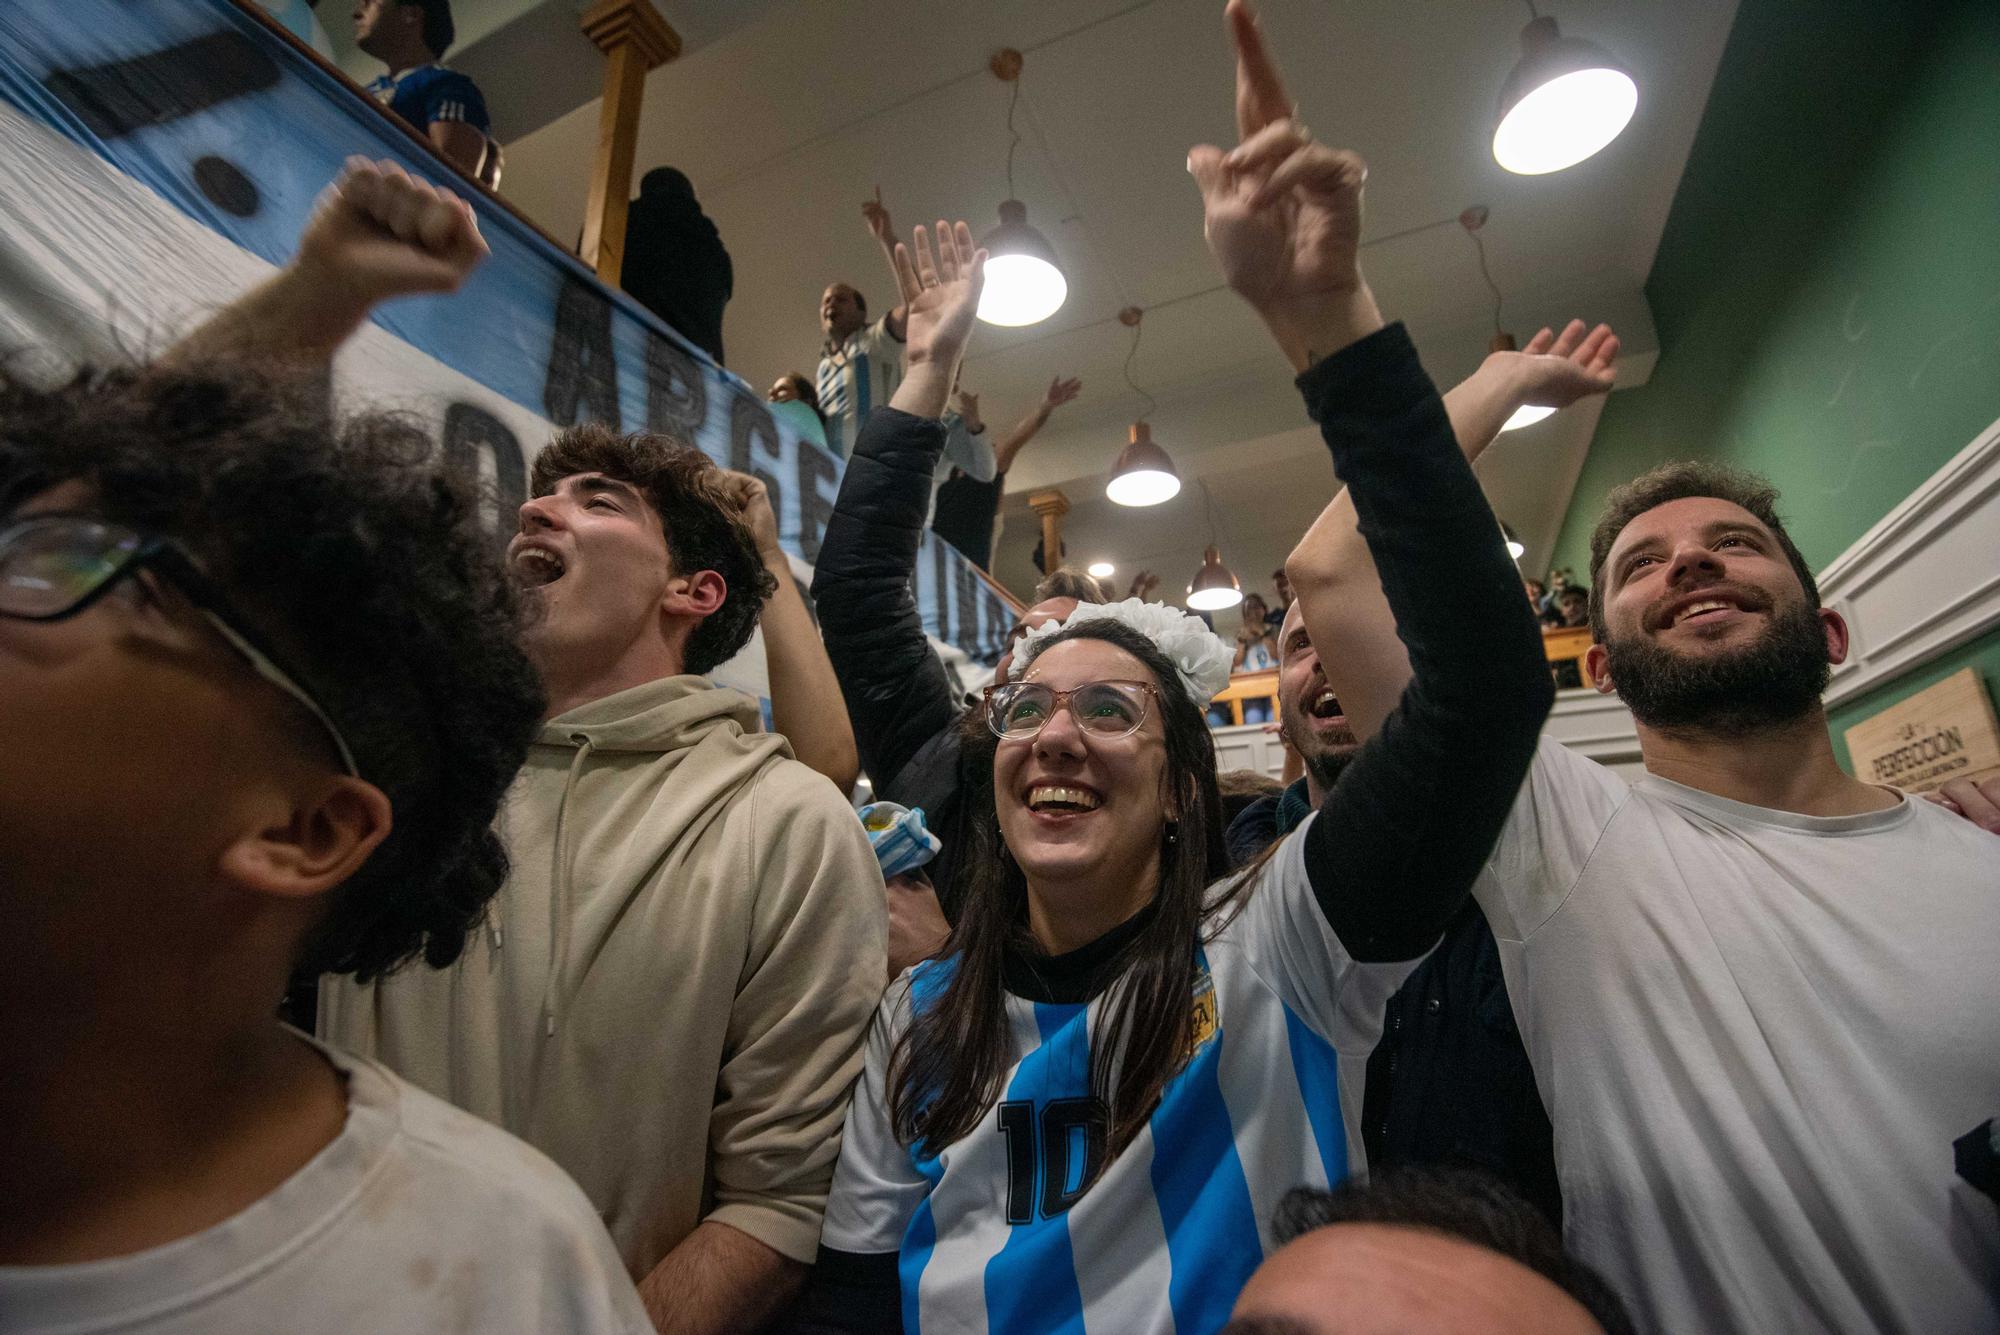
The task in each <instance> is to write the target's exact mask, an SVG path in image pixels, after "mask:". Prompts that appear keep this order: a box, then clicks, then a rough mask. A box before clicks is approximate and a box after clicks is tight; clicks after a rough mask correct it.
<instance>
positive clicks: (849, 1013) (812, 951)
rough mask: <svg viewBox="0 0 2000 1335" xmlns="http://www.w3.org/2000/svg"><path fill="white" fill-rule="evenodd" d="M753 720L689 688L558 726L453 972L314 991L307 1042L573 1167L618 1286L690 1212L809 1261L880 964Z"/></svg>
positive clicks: (836, 838)
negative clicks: (498, 880)
mask: <svg viewBox="0 0 2000 1335" xmlns="http://www.w3.org/2000/svg"><path fill="white" fill-rule="evenodd" d="M756 726H757V713H756V706H755V704H754V703H753V702H752V701H750V700H749V699H747V698H746V697H744V696H742V695H739V694H737V693H736V692H734V691H726V690H720V689H717V688H716V687H714V686H712V685H710V684H709V682H708V681H707V680H706V679H704V678H701V677H688V676H683V677H668V678H665V679H663V680H660V681H656V682H651V683H648V684H647V685H644V686H638V687H634V688H633V689H631V690H627V691H620V692H619V693H618V694H616V695H611V696H607V697H605V698H604V699H602V700H597V701H594V702H592V703H590V704H588V705H584V706H583V707H581V708H578V709H573V710H571V711H570V712H569V713H566V714H563V715H560V716H559V717H557V718H554V719H551V720H550V721H549V722H547V723H545V724H543V725H542V731H541V735H540V737H539V738H537V740H536V743H535V746H534V748H533V749H532V750H531V751H530V753H529V756H528V763H527V765H526V766H525V767H524V768H523V769H522V771H521V775H520V777H519V778H518V779H517V780H516V781H515V783H514V787H513V789H512V791H511V792H510V793H509V794H508V798H507V803H506V806H505V808H504V809H503V811H502V815H501V827H500V828H501V830H502V832H503V834H504V835H505V837H506V840H507V846H508V850H509V852H510V853H511V855H512V858H513V872H512V875H510V876H509V878H508V880H507V883H506V885H505V886H504V887H502V889H501V891H500V894H499V895H498V896H497V897H496V898H495V899H494V902H493V907H492V909H491V910H490V911H489V914H488V921H487V927H486V928H485V929H484V930H482V931H481V932H479V933H478V934H477V935H476V937H475V938H474V939H472V940H470V941H468V943H467V947H466V951H465V954H464V956H463V957H462V958H460V960H459V961H458V963H457V964H455V965H453V966H452V967H451V968H449V969H444V970H433V969H427V968H424V967H423V966H422V965H421V964H417V965H414V966H411V967H408V968H405V969H403V970H402V971H400V972H399V973H397V974H395V975H394V976H393V977H391V978H389V979H387V980H385V981H383V982H381V983H378V984H374V985H371V986H368V987H357V986H355V985H354V984H353V983H352V981H350V980H347V979H340V980H337V981H336V980H328V981H327V982H325V983H323V984H322V986H321V989H320V1013H319V1031H320V1034H321V1036H322V1037H324V1038H326V1039H327V1040H328V1041H330V1042H333V1043H337V1044H339V1045H340V1046H342V1047H345V1048H348V1049H350V1050H352V1051H355V1052H359V1053H362V1054H364V1055H366V1056H371V1057H374V1058H376V1059H378V1060H380V1061H382V1062H383V1063H385V1064H386V1065H388V1066H389V1067H390V1068H391V1069H393V1070H395V1071H396V1072H397V1073H398V1074H400V1075H402V1076H404V1077H405V1078H407V1079H409V1080H411V1081H413V1082H414V1083H416V1084H417V1085H419V1086H421V1087H423V1088H425V1089H428V1090H430V1091H431V1092H432V1093H434V1094H437V1095H439V1096H441V1097H443V1098H445V1099H448V1100H450V1101H451V1102H453V1103H455V1104H457V1105H458V1106H459V1107H461V1108H464V1109H466V1110H468V1111H470V1112H473V1113H476V1114H478V1115H479V1116H481V1117H484V1118H486V1119H488V1120H489V1121H493V1122H496V1123H498V1124H499V1125H500V1126H502V1127H505V1128H506V1129H507V1130H509V1131H511V1132H513V1133H514V1134H515V1135H517V1136H520V1137H521V1138H522V1139H524V1140H526V1141H527V1142H528V1143H530V1144H531V1145H534V1146H535V1147H536V1148H537V1149H540V1150H541V1151H542V1152H543V1153H545V1154H547V1155H548V1156H549V1157H550V1158H552V1159H554V1160H555V1161H556V1162H557V1163H558V1164H560V1165H561V1166H562V1167H563V1168H564V1169H565V1170H567V1171H568V1172H569V1174H570V1175H571V1176H572V1177H574V1178H575V1179H576V1180H577V1182H578V1184H579V1185H581V1186H582V1187H583V1190H584V1194H585V1195H587V1196H589V1197H590V1200H591V1202H592V1204H594V1205H595V1206H596V1207H597V1210H598V1213H599V1214H601V1215H603V1216H604V1222H605V1224H606V1226H607V1227H608V1228H609V1229H610V1231H611V1236H612V1237H613V1239H614V1240H616V1242H617V1243H618V1248H619V1251H620V1252H621V1253H622V1254H623V1256H624V1258H625V1263H626V1265H627V1266H628V1267H630V1269H631V1271H632V1275H633V1278H634V1279H640V1278H643V1277H644V1276H645V1275H646V1274H647V1273H648V1272H650V1271H651V1270H652V1268H653V1267H654V1266H655V1265H656V1264H657V1263H658V1262H659V1260H660V1258H661V1257H663V1256H665V1255H666V1254H667V1252H669V1251H670V1250H672V1249H673V1247H674V1246H675V1245H676V1244H677V1243H679V1242H680V1240H681V1239H682V1238H684V1237H686V1236H687V1235H688V1233H689V1232H690V1231H691V1230H693V1228H694V1226H695V1225H696V1224H697V1223H699V1222H701V1220H702V1219H704V1218H713V1219H716V1220H719V1221H721V1222H723V1223H726V1224H729V1225H731V1226H732V1227H734V1228H737V1229H740V1230H742V1231H743V1232H745V1233H748V1234H749V1235H750V1236H751V1237H753V1238H756V1239H758V1240H759V1241H761V1242H763V1243H765V1244H766V1245H767V1246H769V1247H772V1248H773V1249H775V1250H777V1251H779V1252H781V1253H783V1254H784V1255H786V1256H789V1257H791V1258H792V1259H794V1260H798V1261H808V1262H809V1261H811V1260H812V1259H813V1255H814V1250H815V1248H816V1246H817V1244H818V1241H819V1228H820V1214H821V1211H822V1210H823V1209H824V1207H825V1205H826V1193H827V1187H828V1184H829V1182H830V1180H831V1178H832V1174H833V1161H834V1158H835V1155H836V1154H837V1152H838V1150H839V1146H840V1128H841V1122H842V1118H843V1116H844V1115H845V1112H846V1109H847V1100H848V1089H849V1086H850V1085H851V1084H852V1083H853V1080H854V1077H855V1075H856V1073H857V1072H858V1070H859V1069H860V1063H861V1041H862V1037H863V1034H864V1032H865V1030H866V1028H867V1025H868V1022H869V1019H870V1016H871V1015H872V1014H873V1011H874V1007H875V1003H876V1002H877V1001H878V1000H879V999H880V997H881V993H882V980H883V978H884V977H885V976H886V973H887V964H886V962H885V953H884V952H885V949H886V938H887V926H886V922H885V919H884V902H885V901H884V894H883V889H882V876H881V873H880V872H879V871H878V870H877V868H876V863H875V858H874V854H873V852H872V851H871V849H870V847H869V844H868V838H867V835H866V834H865V833H864V832H863V830H862V828H861V824H860V822H859V821H858V820H856V819H855V817H854V813H853V811H852V810H850V809H849V807H848V805H847V803H846V802H845V801H844V800H843V799H842V797H841V795H840V793H839V792H838V791H837V790H836V789H835V788H834V786H833V785H832V784H831V783H829V782H827V780H826V779H825V778H823V777H821V776H820V775H819V774H816V773H814V772H813V771H812V770H810V769H807V768H806V767H805V766H804V765H801V764H800V763H798V762H797V761H796V760H793V759H792V758H791V749H790V747H789V745H788V744H787V743H786V742H785V741H784V739H783V738H781V737H776V736H772V735H769V734H762V733H756V732H754V731H753V729H755V727H756Z"/></svg>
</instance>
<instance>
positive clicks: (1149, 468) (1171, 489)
mask: <svg viewBox="0 0 2000 1335" xmlns="http://www.w3.org/2000/svg"><path fill="white" fill-rule="evenodd" d="M1144 315H1145V312H1143V311H1141V310H1140V309H1139V308H1138V307H1137V306H1127V307H1126V308H1125V309H1124V310H1122V311H1120V312H1118V322H1119V323H1120V324H1122V325H1124V326H1125V327H1126V328H1127V329H1130V330H1131V331H1132V346H1131V348H1130V349H1128V350H1127V351H1126V353H1125V383H1126V384H1127V385H1128V386H1130V387H1131V390H1132V392H1133V393H1134V394H1137V395H1138V396H1139V397H1140V398H1142V399H1144V400H1145V401H1146V411H1145V412H1144V413H1143V414H1141V415H1140V417H1139V420H1138V421H1136V422H1134V423H1132V438H1131V440H1130V441H1129V442H1128V443H1127V444H1126V446H1125V448H1124V449H1122V450H1120V451H1119V452H1118V462H1117V463H1115V464H1113V465H1112V466H1111V476H1110V477H1109V478H1107V479H1106V480H1105V483H1104V494H1105V495H1106V496H1109V497H1110V498H1111V499H1112V500H1113V501H1114V502H1116V503H1117V504H1119V505H1158V504H1160V503H1161V502H1163V501H1170V500H1172V499H1173V498H1174V497H1175V496H1177V495H1179V494H1180V489H1181V475H1180V472H1179V470H1178V469H1176V468H1175V467H1174V461H1173V459H1172V457H1171V456H1169V455H1168V454H1167V452H1166V451H1165V450H1164V449H1162V448H1160V446H1158V445H1156V444H1154V443H1153V432H1152V428H1151V427H1149V426H1148V425H1147V424H1146V419H1147V418H1148V417H1151V416H1152V415H1153V412H1154V410H1155V409H1157V408H1158V407H1159V406H1160V405H1159V403H1158V401H1157V400H1155V399H1154V398H1153V396H1152V395H1151V394H1148V393H1147V392H1146V391H1145V390H1144V389H1142V388H1140V386H1139V382H1138V381H1136V380H1134V379H1133V378H1132V359H1133V358H1134V357H1136V356H1138V355H1139V335H1140V324H1139V321H1140V320H1141V319H1142V318H1143V317H1144Z"/></svg>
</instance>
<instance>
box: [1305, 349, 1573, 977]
mask: <svg viewBox="0 0 2000 1335" xmlns="http://www.w3.org/2000/svg"><path fill="white" fill-rule="evenodd" d="M1298 385H1299V389H1300V391H1301V392H1302V393H1303V394H1304V395H1305V398H1306V407H1307V410H1308V411H1309V412H1310V413H1311V414H1312V417H1313V420H1314V421H1316V422H1318V423H1319V426H1320V432H1321V434H1322V435H1323V436H1324V437H1325V439H1326V443H1327V447H1328V448H1329V449H1330V450H1331V451H1332V452H1333V462H1334V468H1335V470H1336V471H1337V472H1338V473H1339V474H1340V476H1341V477H1342V478H1343V479H1344V480H1345V481H1346V483H1347V486H1348V490H1349V493H1350V495H1351V496H1352V497H1353V500H1354V509H1355V513H1356V515H1357V516H1358V518H1359V521H1360V530H1361V536H1362V538H1363V539H1364V540H1365V541H1366V542H1367V544H1368V550H1369V552H1370V553H1371V554H1372V555H1373V556H1374V558H1375V568H1376V570H1377V572H1378V573H1379V575H1380V577H1381V581H1382V592H1383V594H1384V596H1385V597H1386V598H1387V599H1388V602H1389V608H1390V611H1391V612H1393V613H1394V614H1395V618H1396V633H1397V635H1398V636H1400V637H1401V639H1402V641H1403V643H1404V645H1405V646H1406V647H1407V648H1408V650H1409V655H1410V669H1411V673H1412V676H1411V680H1410V683H1409V685H1408V686H1406V687H1405V688H1404V690H1403V696H1402V699H1401V700H1400V701H1399V702H1398V704H1397V706H1396V708H1395V710H1394V711H1393V712H1392V713H1391V714H1390V715H1389V717H1388V718H1387V720H1385V721H1384V722H1383V724H1382V730H1381V731H1380V732H1379V733H1377V734H1376V735H1375V736H1374V737H1373V738H1371V739H1370V740H1369V741H1368V743H1367V745H1365V746H1364V747H1363V748H1362V749H1361V752H1360V754H1358V755H1357V756H1356V757H1355V759H1354V762H1353V763H1352V764H1351V765H1349V766H1348V767H1347V770H1346V772H1345V773H1343V774H1342V775H1341V777H1340V781H1339V783H1338V784H1336V785H1335V787H1334V790H1333V792H1332V793H1330V794H1329V795H1328V796H1327V798H1326V800H1325V801H1324V802H1323V803H1322V804H1321V806H1320V812H1319V818H1318V819H1317V820H1315V821H1314V822H1313V823H1312V825H1311V827H1310V828H1309V829H1308V830H1307V833H1306V849H1305V857H1306V868H1307V873H1308V875H1309V877H1310V878H1311V881H1312V887H1313V894H1314V896H1315V898H1317V899H1318V900H1319V904H1320V908H1321V910H1322V911H1323V912H1324V913H1325V914H1326V918H1327V921H1328V923H1330V924H1331V925H1332V927H1333V929H1334V931H1335V933H1336V934H1337V935H1338V936H1339V937H1340V940H1341V944H1342V945H1343V946H1344V947H1345V948H1346V950H1347V952H1348V954H1349V955H1351V956H1353V957H1354V958H1355V959H1357V960H1364V961H1386V960H1403V959H1412V958H1414V957H1416V956H1417V955H1420V954H1422V953H1423V952H1424V951H1425V950H1428V949H1429V948H1430V946H1431V945H1432V944H1433V943H1434V942H1435V941H1436V940H1437V939H1438V936H1439V934H1440V933H1441V932H1443V930H1444V928H1445V926H1446V924H1448V923H1449V922H1450V921H1451V919H1452V916H1453V915H1454V914H1455V913H1457V912H1458V910H1459V908H1460V906H1461V905H1463V904H1464V902H1465V897H1466V896H1467V894H1469V893H1470V892H1471V889H1472V882H1473V880H1474V878H1476V877H1477V876H1478V874H1479V870H1480V867H1481V866H1482V865H1483V864H1484V862H1485V860H1486V857H1487V855H1488V854H1489V853H1490V852H1491V851H1492V848H1493V843H1494V840H1496V839H1497V838H1499V835H1500V829H1501V826H1502V825H1503V823H1504V822H1505V821H1506V819H1507V813H1508V811H1509V810H1510V809H1511V808H1512V806H1513V804H1514V798H1515V795H1516V793H1517V792H1518V791H1519V789H1520V786H1521V781H1522V780H1523V779H1524V778H1525V777H1526V776H1527V772H1528V765H1529V763H1530V762H1531V761H1532V760H1533V758H1534V752H1535V740H1536V738H1537V737H1538V736H1539V734H1540V732H1541V728H1542V722H1543V720H1544V719H1545V718H1546V717H1547V715H1548V712H1549V708H1550V706H1551V705H1553V704H1554V703H1555V685H1554V682H1553V681H1552V679H1551V678H1550V675H1549V668H1548V662H1547V660H1546V658H1545V656H1544V653H1543V650H1542V640H1541V635H1540V633H1539V632H1538V631H1537V629H1536V626H1535V621H1534V618H1533V616H1532V615H1530V613H1529V609H1528V604H1527V600H1526V599H1524V598H1523V597H1522V596H1521V577H1520V574H1519V572H1518V571H1517V570H1516V569H1515V568H1514V563H1513V561H1512V559H1511V558H1509V557H1508V555H1507V552H1506V549H1505V546H1504V544H1503V543H1502V540H1501V534H1500V525H1499V522H1498V521H1497V520H1495V519H1494V517H1493V512H1492V510H1491V509H1489V508H1488V507H1487V504H1486V498H1485V497H1484V496H1483V495H1482V494H1481V493H1480V490H1479V483H1478V481H1477V480H1476V479H1474V477H1473V475H1472V467H1471V465H1470V464H1469V463H1467V462H1466V459H1465V456H1464V455H1463V454H1461V453H1460V452H1459V449H1458V444H1457V441H1456V440H1455V438H1454V437H1453V434H1452V428H1451V421H1450V419H1449V418H1448V417H1446V416H1445V411H1444V403H1443V401H1442V400H1441V399H1440V398H1439V397H1438V393H1437V389H1436V388H1435V387H1434V386H1433V385H1432V384H1431V382H1430V378H1429V376H1427V375H1426V374H1425V373H1424V369H1423V367H1422V365H1421V364H1420V363H1419V362H1418V360H1417V352H1416V349H1415V347H1413V346H1412V345H1411V343H1410V339H1409V335H1408V334H1407V333H1405V332H1404V330H1403V327H1402V326H1401V325H1400V324H1395V325H1390V326H1389V327H1388V328H1386V329H1382V330H1380V331H1378V332H1376V333H1374V334H1371V335H1369V336H1368V337H1367V338H1364V339H1362V340H1360V341H1359V342H1357V343H1354V344H1352V345H1350V346H1349V347H1347V348H1344V349H1342V350H1341V351H1340V352H1338V353H1335V354H1334V355H1333V356H1331V357H1329V358H1327V359H1326V360H1325V361H1322V362H1320V363H1318V364H1317V365H1315V366H1313V367H1311V368H1309V369H1308V370H1307V371H1306V372H1305V374H1303V375H1301V376H1300V377H1299V380H1298ZM1320 648H1321V652H1323V653H1326V654H1328V655H1329V656H1332V655H1337V654H1338V653H1339V646H1337V645H1326V646H1320Z"/></svg>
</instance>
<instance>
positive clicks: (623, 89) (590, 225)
mask: <svg viewBox="0 0 2000 1335" xmlns="http://www.w3.org/2000/svg"><path fill="white" fill-rule="evenodd" d="M582 25H583V32H584V36H586V37H588V38H590V40H591V41H593V42H595V43H596V44H597V49H598V50H600V51H602V52H603V53H604V105H603V107H602V108H601V109H600V110H599V113H598V118H597V164H596V165H595V166H594V167H592V168H591V173H590V202H589V204H588V205H587V206H586V207H585V209H584V214H583V248H582V254H583V262H584V263H585V264H588V265H590V266H591V267H592V268H594V269H596V270H597V276H598V277H599V278H601V279H603V280H604V281H605V282H606V283H609V284H610V285H611V286H613V287H616V286H618V275H619V272H620V271H621V270H622V269H623V267H624V263H625V209H626V205H627V204H628V203H630V201H631V199H632V151H633V148H634V146H635V145H636V143H637V142H638V138H639V101H640V98H641V97H642V96H643V95H644V93H645V91H646V74H647V71H649V70H654V69H658V68H659V67H660V66H661V65H664V64H666V63H667V62H668V61H669V60H672V59H673V58H674V57H675V56H677V55H679V54H680V53H681V37H680V34H679V33H677V32H675V31H674V30H673V28H671V27H670V26H668V24H667V21H666V20H665V19H663V18H661V17H660V12H659V11H658V10H657V9H654V8H653V6H652V5H651V4H650V3H648V0H597V3H596V4H594V5H592V6H591V7H590V9H589V10H588V11H586V12H585V13H584V15H583V19H582Z"/></svg>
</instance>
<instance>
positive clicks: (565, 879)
mask: <svg viewBox="0 0 2000 1335" xmlns="http://www.w3.org/2000/svg"><path fill="white" fill-rule="evenodd" d="M570 741H572V742H574V743H575V744H576V748H577V750H576V759H575V760H573V761H571V762H570V766H569V777H568V778H567V779H566V780H564V782H563V792H562V802H561V803H560V804H559V805H558V806H557V807H556V840H555V843H556V849H555V855H556V865H555V877H554V886H555V893H554V894H552V895H550V896H549V977H548V982H547V983H546V984H545V985H544V988H543V992H542V1034H543V1036H544V1037H551V1036H553V1035H554V1034H555V1032H556V1003H557V1001H558V1000H559V999H562V989H563V975H564V971H565V970H564V966H565V963H566V961H567V960H568V958H569V916H570V915H569V901H570V872H571V867H570V847H569V836H570V830H569V800H570V798H571V797H572V796H573V795H574V794H575V793H576V780H577V776H578V775H579V774H581V773H582V772H583V762H584V761H585V760H587V759H588V758H589V757H590V749H591V740H590V737H589V735H588V734H586V733H581V732H578V733H572V734H570Z"/></svg>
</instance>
